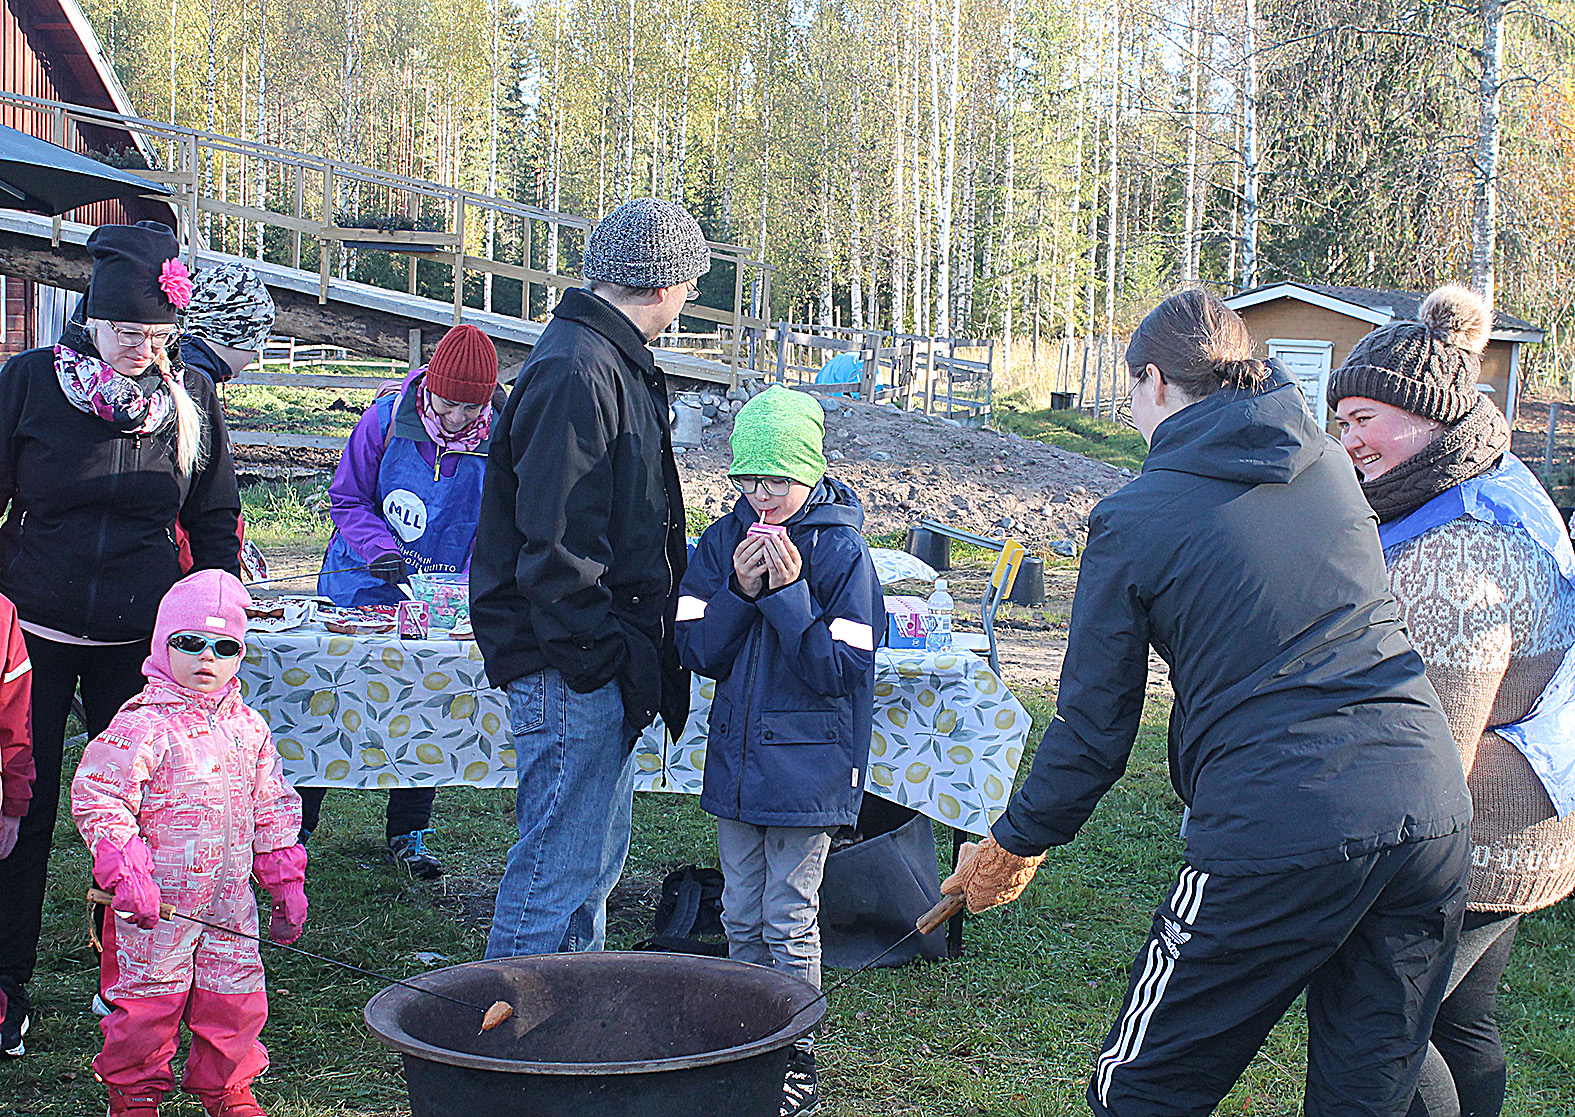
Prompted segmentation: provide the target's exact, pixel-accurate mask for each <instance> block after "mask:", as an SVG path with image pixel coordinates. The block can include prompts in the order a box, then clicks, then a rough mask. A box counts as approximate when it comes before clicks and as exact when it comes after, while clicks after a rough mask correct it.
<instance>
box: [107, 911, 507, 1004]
mask: <svg viewBox="0 0 1575 1117" xmlns="http://www.w3.org/2000/svg"><path fill="white" fill-rule="evenodd" d="M87 898H88V900H89V901H90V902H91V903H95V904H103V905H104V906H105V907H110V906H111V905H112V904H113V903H114V902H115V897H114V896H113V895H111V894H110V893H108V892H105V891H104V890H103V889H101V888H89V889H88V893H87ZM116 914H117V915H122V916H123V915H124V914H125V913H124V912H117V913H116ZM159 914H160V915H161V916H162V917H163V918H165V919H184V920H186V921H188V922H190V923H200V924H202V926H204V927H207V928H210V929H211V930H214V931H223V932H224V933H225V934H227V935H235V936H237V937H239V938H243V939H251V940H252V941H253V942H260V943H263V944H265V945H267V946H275V947H278V948H279V949H280V950H288V951H290V952H292V953H294V954H301V955H304V956H306V957H307V958H312V959H315V960H317V961H319V962H327V963H328V964H329V965H330V966H340V967H342V968H344V969H347V970H353V971H355V972H356V973H358V974H364V975H365V976H367V977H375V978H377V979H378V980H379V981H386V982H389V983H390V984H392V985H403V986H404V987H405V988H406V989H414V990H415V991H416V992H418V993H425V994H427V996H429V997H441V998H442V999H443V1000H445V1001H452V1002H453V1003H454V1004H457V1005H462V1006H463V1007H465V1008H469V1009H474V1010H475V1011H476V1012H479V1013H481V1030H482V1031H484V1032H488V1031H491V1030H492V1029H493V1028H496V1027H497V1026H498V1025H499V1024H501V1023H503V1022H504V1021H505V1020H507V1019H508V1018H509V1017H511V1016H513V1015H514V1006H513V1005H511V1004H509V1003H508V1002H507V1001H493V1002H492V1004H491V1006H490V1007H487V1008H483V1007H482V1006H481V1005H478V1004H472V1003H471V1002H469V1001H462V1000H460V999H459V998H458V997H451V996H449V995H448V994H447V993H439V992H438V991H437V990H436V989H428V988H427V987H426V986H424V985H416V984H415V983H414V982H409V981H402V980H400V979H399V978H397V977H389V976H388V975H387V974H383V973H378V972H377V971H376V970H363V969H362V968H361V967H360V966H352V965H351V964H350V963H349V962H341V961H340V960H339V959H337V958H329V957H327V956H325V955H322V954H313V953H312V952H311V951H310V950H302V949H301V948H300V947H298V946H290V945H288V944H286V943H282V942H274V941H273V940H272V939H265V938H263V937H262V936H261V935H248V934H247V933H246V932H245V931H237V930H236V929H235V928H234V927H225V926H224V925H222V924H219V923H209V922H208V921H207V920H206V919H198V918H197V917H196V916H195V915H187V914H186V913H185V912H183V911H176V910H175V905H174V904H160V905H159Z"/></svg>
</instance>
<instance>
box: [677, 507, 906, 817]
mask: <svg viewBox="0 0 1575 1117" xmlns="http://www.w3.org/2000/svg"><path fill="white" fill-rule="evenodd" d="M754 522H755V514H754V511H753V510H752V509H751V508H750V506H749V502H748V501H747V500H739V502H738V504H737V506H736V507H735V508H734V509H733V511H732V512H731V513H729V514H728V515H727V516H725V517H723V518H722V519H720V520H718V521H717V522H716V523H714V524H712V525H711V526H710V527H709V528H707V529H706V532H705V534H704V535H702V536H701V537H700V545H699V547H698V548H697V549H696V551H695V554H694V557H693V558H692V559H690V562H689V571H688V573H687V574H685V576H684V580H683V586H682V589H681V590H680V597H679V603H678V653H679V656H680V657H681V658H682V660H683V662H684V665H685V666H687V667H689V668H691V669H692V670H694V671H695V672H696V673H698V674H701V675H705V676H708V677H709V678H712V679H715V680H716V697H715V699H714V700H713V701H712V704H711V724H710V734H709V738H708V743H707V745H706V760H705V788H704V790H703V791H702V792H701V794H700V806H701V807H702V808H704V809H705V810H707V811H710V812H711V813H712V814H714V815H716V816H717V817H718V818H731V819H737V820H738V821H740V822H747V823H750V824H752V825H755V826H823V827H826V828H828V829H830V828H832V827H836V826H851V825H853V824H854V822H855V821H857V819H858V815H859V803H860V801H861V800H862V799H863V796H864V766H865V763H866V762H867V761H868V759H869V750H870V718H871V713H872V710H873V704H874V687H875V645H876V644H877V643H879V641H880V638H881V637H882V636H883V635H884V634H885V624H886V605H885V602H884V600H883V598H882V596H881V587H880V579H879V578H878V577H876V574H875V565H874V563H873V562H872V561H871V560H870V553H869V548H868V547H867V546H866V545H865V543H864V537H863V536H862V535H860V534H859V530H860V528H862V527H863V525H864V509H863V506H862V505H860V504H859V499H858V497H857V496H855V495H854V493H853V490H852V489H850V488H848V486H847V485H845V484H843V483H842V482H841V481H837V480H834V479H833V478H830V477H828V478H825V479H824V480H822V481H821V482H820V483H819V484H818V485H816V486H815V488H814V489H813V490H812V491H811V493H810V497H809V499H808V500H807V501H805V503H804V507H803V508H801V509H799V511H798V512H797V514H795V515H794V516H793V517H792V518H791V519H790V520H788V522H787V529H788V537H789V538H791V539H792V540H793V545H794V546H796V547H797V548H798V550H799V554H800V555H801V556H802V557H803V560H804V566H803V575H802V576H801V577H800V578H799V580H798V581H796V582H794V583H793V584H792V585H789V586H784V587H783V588H781V589H779V590H768V591H766V592H765V593H763V594H761V596H760V597H759V598H757V599H756V600H754V601H750V600H749V599H748V598H746V597H743V596H742V595H741V594H740V593H739V591H738V583H737V582H736V581H735V580H734V579H733V552H734V551H735V550H737V549H738V544H739V543H740V542H741V541H742V540H743V538H744V534H745V532H747V531H748V530H749V525H750V524H752V523H754Z"/></svg>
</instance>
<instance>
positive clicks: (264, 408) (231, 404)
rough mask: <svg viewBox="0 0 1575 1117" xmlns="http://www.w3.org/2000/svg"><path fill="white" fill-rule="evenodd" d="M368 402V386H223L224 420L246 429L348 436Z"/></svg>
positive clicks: (370, 397)
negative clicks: (364, 387) (362, 387)
mask: <svg viewBox="0 0 1575 1117" xmlns="http://www.w3.org/2000/svg"><path fill="white" fill-rule="evenodd" d="M371 402H372V393H371V391H370V390H369V389H358V388H279V387H273V386H271V385H265V384H229V385H226V386H225V388H224V415H225V419H226V420H227V421H228V422H229V424H230V426H232V427H236V428H238V429H241V430H248V431H288V432H290V433H292V434H320V435H327V436H330V437H339V438H348V437H350V432H351V431H352V430H354V429H355V425H356V423H357V422H359V421H360V419H361V413H362V412H363V411H365V410H366V408H367V405H369V404H370V403H371Z"/></svg>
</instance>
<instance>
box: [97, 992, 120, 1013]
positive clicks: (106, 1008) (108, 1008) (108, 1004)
mask: <svg viewBox="0 0 1575 1117" xmlns="http://www.w3.org/2000/svg"><path fill="white" fill-rule="evenodd" d="M114 1011H115V1005H114V1002H113V1001H106V1000H105V999H104V994H103V993H94V994H93V1015H94V1016H108V1015H109V1014H110V1013H112V1012H114Z"/></svg>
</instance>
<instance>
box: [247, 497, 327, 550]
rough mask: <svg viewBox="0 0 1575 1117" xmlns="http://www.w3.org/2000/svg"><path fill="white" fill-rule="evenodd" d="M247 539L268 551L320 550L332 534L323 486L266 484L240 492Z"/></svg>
mask: <svg viewBox="0 0 1575 1117" xmlns="http://www.w3.org/2000/svg"><path fill="white" fill-rule="evenodd" d="M241 515H242V516H244V517H245V519H246V537H247V538H248V539H252V540H255V541H256V543H257V545H258V546H260V547H262V548H263V549H264V551H266V550H267V549H268V548H269V547H270V546H280V545H285V544H288V545H291V546H292V547H308V548H310V547H315V548H317V549H319V550H320V549H321V548H322V547H324V546H326V545H327V543H328V537H329V536H330V535H332V534H333V530H334V525H333V521H332V520H330V519H329V518H328V490H327V486H326V485H325V484H322V483H317V484H312V483H308V482H304V481H264V482H260V483H258V484H255V485H246V486H244V487H243V488H242V489H241Z"/></svg>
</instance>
